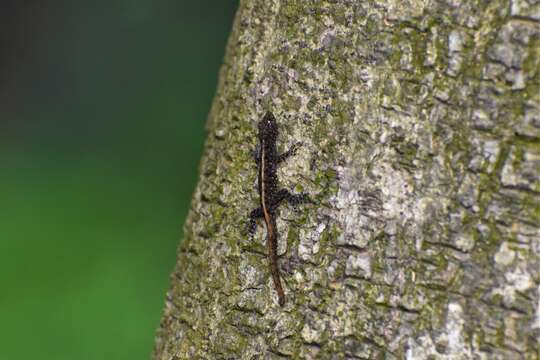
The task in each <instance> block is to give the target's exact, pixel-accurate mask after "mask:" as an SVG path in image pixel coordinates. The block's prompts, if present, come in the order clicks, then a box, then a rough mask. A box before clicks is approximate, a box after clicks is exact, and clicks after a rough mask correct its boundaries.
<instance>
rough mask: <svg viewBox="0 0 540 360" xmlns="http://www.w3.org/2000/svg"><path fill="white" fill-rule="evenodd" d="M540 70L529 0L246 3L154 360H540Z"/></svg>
mask: <svg viewBox="0 0 540 360" xmlns="http://www.w3.org/2000/svg"><path fill="white" fill-rule="evenodd" d="M539 63H540V2H539V1H538V0H514V1H502V0H496V1H472V0H471V1H465V0H464V1H460V0H447V1H428V0H424V1H420V0H408V1H402V0H383V1H381V0H379V1H356V0H355V1H352V0H349V1H348V0H333V1H331V0H320V1H317V0H310V1H307V0H294V1H293V0H271V1H269V0H264V1H263V0H251V1H241V4H240V8H239V10H238V13H237V16H236V20H235V23H234V27H233V31H232V34H231V37H230V41H229V44H228V47H227V55H226V58H225V64H224V66H223V68H222V71H221V76H220V83H219V87H218V92H217V96H216V98H215V100H214V104H213V107H212V110H211V112H210V117H209V122H208V131H209V136H208V140H207V142H206V147H205V153H204V157H203V159H202V163H201V168H200V171H201V176H200V180H199V183H198V186H197V189H196V192H195V194H194V198H193V205H192V209H191V212H190V215H189V217H188V220H187V223H186V226H185V238H184V240H183V241H182V244H181V246H180V248H179V258H178V265H177V267H176V270H175V271H174V274H173V276H172V280H171V283H172V284H171V289H170V291H169V293H168V295H167V300H166V306H165V311H164V315H163V320H162V323H161V326H160V329H159V331H158V336H157V341H156V347H155V354H154V359H156V360H157V359H160V360H170V359H188V358H193V359H199V358H205V359H261V358H264V359H274V358H275V359H279V358H289V357H290V358H321V359H344V358H347V359H377V358H381V359H382V358H386V359H402V358H408V359H539V358H540V356H539V334H540V303H539V292H540V227H539V217H540V175H539V174H540V115H539V114H540V95H539V91H540V69H539V67H540V66H539ZM266 110H272V111H273V112H274V114H275V115H276V117H277V119H278V122H279V124H280V128H281V136H280V139H279V141H278V142H279V144H280V145H279V146H280V147H281V149H282V150H283V149H285V148H286V147H288V146H289V145H290V144H292V143H293V142H295V141H302V142H303V143H304V146H303V147H302V148H301V149H300V150H299V151H298V155H297V156H295V157H293V158H291V159H290V160H289V161H288V162H287V163H286V164H285V165H284V166H283V167H282V168H281V169H280V172H279V176H280V179H281V183H282V185H283V186H284V187H290V186H293V185H294V184H298V185H297V186H296V189H295V190H296V192H300V191H305V192H307V193H309V194H310V196H311V198H312V199H313V200H314V202H315V204H311V205H307V206H304V207H301V209H300V211H295V210H294V209H291V208H290V207H287V206H285V207H283V209H282V210H281V211H280V212H279V218H278V223H277V225H278V228H279V230H280V238H279V252H280V254H282V256H281V259H280V265H281V269H282V273H283V278H284V286H285V291H286V294H287V298H288V303H287V305H286V306H285V307H284V308H281V307H279V305H278V304H277V297H276V293H275V290H274V287H273V285H272V279H271V277H270V275H269V270H268V263H267V259H266V255H265V247H264V242H265V233H264V231H263V229H264V227H259V229H260V230H259V231H258V232H257V234H256V236H255V239H254V240H252V241H250V240H249V238H248V236H246V235H245V233H244V232H243V229H244V228H245V226H246V222H247V220H248V213H249V211H250V209H251V208H253V207H255V206H257V201H258V194H257V192H256V186H255V183H256V167H255V163H254V161H253V159H252V156H251V153H250V152H251V150H252V149H253V148H254V147H255V145H256V124H257V121H258V120H259V118H260V117H261V116H262V115H263V114H264V112H265V111H266Z"/></svg>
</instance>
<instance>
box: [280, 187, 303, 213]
mask: <svg viewBox="0 0 540 360" xmlns="http://www.w3.org/2000/svg"><path fill="white" fill-rule="evenodd" d="M283 200H285V201H287V202H288V203H289V204H291V205H292V206H293V207H294V208H296V207H297V206H298V205H299V204H302V203H306V202H309V197H308V196H307V194H303V193H302V194H292V193H291V192H290V191H289V190H287V189H281V190H279V191H278V193H277V194H276V196H275V200H274V203H273V204H272V207H273V208H274V209H275V208H276V207H277V206H278V205H279V204H280V203H281V202H282V201H283Z"/></svg>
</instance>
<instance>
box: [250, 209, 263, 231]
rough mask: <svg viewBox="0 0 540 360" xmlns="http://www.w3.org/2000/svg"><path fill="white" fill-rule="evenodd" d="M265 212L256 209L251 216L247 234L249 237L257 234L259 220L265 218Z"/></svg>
mask: <svg viewBox="0 0 540 360" xmlns="http://www.w3.org/2000/svg"><path fill="white" fill-rule="evenodd" d="M263 215H264V214H263V211H262V209H261V208H260V207H259V208H256V209H254V210H253V211H252V212H251V213H250V214H249V223H248V225H247V233H248V235H249V237H252V236H253V234H255V230H257V219H260V218H262V217H263Z"/></svg>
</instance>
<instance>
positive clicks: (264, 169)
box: [249, 112, 306, 306]
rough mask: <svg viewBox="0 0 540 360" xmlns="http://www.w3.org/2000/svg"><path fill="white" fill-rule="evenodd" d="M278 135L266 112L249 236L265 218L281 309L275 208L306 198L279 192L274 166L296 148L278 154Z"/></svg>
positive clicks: (267, 243)
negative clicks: (256, 201) (282, 203)
mask: <svg viewBox="0 0 540 360" xmlns="http://www.w3.org/2000/svg"><path fill="white" fill-rule="evenodd" d="M278 133H279V132H278V126H277V122H276V119H275V117H274V115H273V114H272V113H271V112H267V113H266V115H265V116H264V117H263V118H262V119H261V121H260V122H259V145H260V148H259V150H258V152H257V154H256V156H255V158H256V161H257V164H258V165H259V172H258V188H259V189H258V190H259V196H260V207H258V208H256V209H255V210H253V211H252V212H251V214H250V228H249V232H250V233H251V234H253V233H254V232H255V228H256V226H257V223H256V221H257V219H258V218H263V219H264V222H265V223H266V231H267V239H266V247H267V249H268V260H269V263H270V273H271V274H272V279H273V281H274V286H275V288H276V292H277V294H278V298H279V304H280V305H281V306H283V305H285V292H284V291H283V287H282V285H281V277H280V274H279V266H278V255H277V243H278V233H277V227H276V218H275V216H276V209H277V207H278V206H279V204H280V203H281V202H282V201H283V200H287V201H288V202H289V203H291V204H292V205H296V204H298V203H300V202H302V201H305V200H306V196H305V195H303V194H299V195H294V194H291V193H290V192H289V191H288V190H286V189H278V179H277V166H278V164H279V163H281V162H283V161H284V160H285V159H287V158H288V157H289V156H291V155H293V154H294V153H295V151H296V148H297V146H296V145H293V146H292V147H291V148H290V149H289V150H288V151H287V152H285V153H283V154H279V155H278V153H277V147H276V141H277V137H278Z"/></svg>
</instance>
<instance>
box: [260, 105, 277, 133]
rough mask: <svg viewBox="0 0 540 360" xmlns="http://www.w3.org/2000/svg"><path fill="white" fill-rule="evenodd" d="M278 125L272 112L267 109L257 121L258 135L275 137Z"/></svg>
mask: <svg viewBox="0 0 540 360" xmlns="http://www.w3.org/2000/svg"><path fill="white" fill-rule="evenodd" d="M277 133H278V126H277V121H276V118H275V117H274V114H272V113H271V112H270V111H268V112H267V113H266V114H265V115H264V117H263V118H262V119H261V121H260V122H259V137H265V138H267V139H270V138H273V139H275V138H277Z"/></svg>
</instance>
